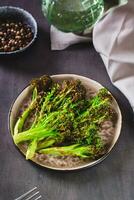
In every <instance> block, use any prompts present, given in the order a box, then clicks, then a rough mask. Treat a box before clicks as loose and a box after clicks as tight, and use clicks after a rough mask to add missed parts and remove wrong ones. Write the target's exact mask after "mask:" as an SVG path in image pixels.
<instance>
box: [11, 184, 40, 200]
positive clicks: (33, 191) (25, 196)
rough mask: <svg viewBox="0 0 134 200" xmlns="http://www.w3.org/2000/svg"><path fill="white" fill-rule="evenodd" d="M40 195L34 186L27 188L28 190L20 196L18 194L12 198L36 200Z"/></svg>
mask: <svg viewBox="0 0 134 200" xmlns="http://www.w3.org/2000/svg"><path fill="white" fill-rule="evenodd" d="M41 197H42V196H41V195H40V194H39V191H38V189H37V187H34V188H33V189H31V190H29V191H28V192H26V193H24V194H22V195H21V196H19V197H18V198H17V199H14V200H22V199H23V200H29V199H31V200H38V199H41Z"/></svg>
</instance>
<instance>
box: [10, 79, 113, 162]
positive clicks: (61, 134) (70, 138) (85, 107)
mask: <svg viewBox="0 0 134 200" xmlns="http://www.w3.org/2000/svg"><path fill="white" fill-rule="evenodd" d="M30 87H31V90H32V95H31V100H30V103H29V104H28V105H27V108H26V109H25V110H24V111H23V113H22V114H21V116H19V117H18V119H17V121H16V124H15V127H14V136H13V140H14V142H15V144H16V145H18V144H23V143H26V144H27V152H26V159H32V158H33V157H34V155H35V153H39V154H40V153H41V154H49V155H54V156H57V155H58V156H78V157H80V158H82V159H85V158H89V159H96V158H99V157H100V156H101V155H102V154H103V152H104V149H105V144H104V143H103V141H102V139H101V137H100V136H99V134H98V133H99V130H100V126H101V124H102V123H103V122H104V121H106V120H112V119H113V118H114V115H115V112H114V110H113V109H112V108H111V103H112V96H111V94H110V93H109V92H108V91H107V89H105V88H102V89H100V90H99V91H98V93H97V94H96V95H95V96H93V97H92V98H90V99H89V98H87V95H86V89H85V87H84V86H83V85H82V83H81V82H80V81H79V80H64V81H62V82H60V83H57V82H55V81H53V80H52V79H51V77H49V76H46V75H45V76H42V77H41V78H38V79H34V80H33V81H32V82H31V83H30ZM31 118H32V120H31ZM27 122H30V123H29V124H28V125H27Z"/></svg>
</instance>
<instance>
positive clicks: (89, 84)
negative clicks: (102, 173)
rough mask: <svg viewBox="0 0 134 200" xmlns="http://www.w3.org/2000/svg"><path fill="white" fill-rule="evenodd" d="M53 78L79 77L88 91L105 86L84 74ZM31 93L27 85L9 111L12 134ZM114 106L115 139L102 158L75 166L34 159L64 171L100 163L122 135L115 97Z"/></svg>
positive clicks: (22, 150)
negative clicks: (63, 165)
mask: <svg viewBox="0 0 134 200" xmlns="http://www.w3.org/2000/svg"><path fill="white" fill-rule="evenodd" d="M51 77H52V79H53V80H54V81H56V82H59V81H63V80H70V79H71V80H77V79H79V80H80V81H81V82H82V84H83V85H84V86H85V87H86V89H87V92H88V91H90V90H91V91H95V92H97V91H98V90H99V89H101V88H103V86H102V85H100V84H99V83H98V82H96V81H94V80H92V79H89V78H86V77H83V76H79V75H74V74H61V75H53V76H51ZM30 95H31V88H30V86H27V87H26V88H25V89H24V90H23V91H22V92H21V93H20V94H19V96H18V97H17V99H16V100H15V101H14V103H13V105H12V107H11V109H10V112H9V131H10V133H11V135H12V136H13V134H14V133H13V132H14V131H13V130H14V126H15V123H16V120H17V116H18V113H19V111H20V108H21V107H22V105H23V103H24V102H25V99H27V98H28V97H29V96H30ZM113 107H114V109H115V111H116V113H117V122H116V126H115V132H114V136H113V140H112V143H111V145H110V147H109V149H108V151H107V153H106V154H104V155H103V156H102V157H101V158H99V159H97V160H95V161H90V162H88V163H85V164H82V165H80V166H75V167H70V168H68V167H61V168H60V167H53V166H50V165H47V164H42V163H41V162H39V161H38V160H37V159H36V158H33V159H32V161H33V162H35V163H37V164H38V165H41V166H43V167H46V168H49V169H54V170H62V171H69V170H78V169H82V168H86V167H92V166H94V165H96V164H98V163H100V162H101V161H103V160H104V159H105V158H106V157H107V156H108V155H109V153H110V152H111V150H112V149H113V147H114V145H115V144H116V142H117V140H118V138H119V135H120V131H121V126H122V116H121V111H120V108H119V106H118V103H117V102H116V100H115V98H114V97H113ZM18 148H19V150H20V151H21V152H22V153H23V154H24V155H25V153H26V150H25V149H24V147H23V146H21V145H18Z"/></svg>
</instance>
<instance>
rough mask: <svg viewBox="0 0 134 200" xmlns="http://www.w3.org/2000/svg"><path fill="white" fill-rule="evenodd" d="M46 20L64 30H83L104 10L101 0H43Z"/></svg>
mask: <svg viewBox="0 0 134 200" xmlns="http://www.w3.org/2000/svg"><path fill="white" fill-rule="evenodd" d="M43 11H44V14H45V15H46V17H47V19H48V21H49V22H50V23H51V24H53V25H54V26H55V27H56V28H58V29H59V30H61V31H64V32H83V31H84V30H85V29H87V28H90V27H92V26H93V25H94V24H95V23H96V21H98V19H99V18H100V17H101V16H102V14H103V12H104V2H103V0H43Z"/></svg>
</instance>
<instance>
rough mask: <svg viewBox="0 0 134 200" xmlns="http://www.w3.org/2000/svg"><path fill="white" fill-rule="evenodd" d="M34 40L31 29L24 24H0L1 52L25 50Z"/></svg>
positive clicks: (7, 22) (12, 22)
mask: <svg viewBox="0 0 134 200" xmlns="http://www.w3.org/2000/svg"><path fill="white" fill-rule="evenodd" d="M32 38H33V33H32V30H31V28H30V27H29V26H28V25H27V24H24V23H22V22H15V21H9V20H8V21H5V22H2V23H0V52H2V51H5V52H11V51H16V50H20V49H22V48H24V47H25V46H27V45H28V44H29V42H30V41H31V40H32Z"/></svg>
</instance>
